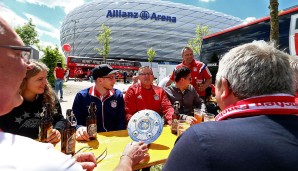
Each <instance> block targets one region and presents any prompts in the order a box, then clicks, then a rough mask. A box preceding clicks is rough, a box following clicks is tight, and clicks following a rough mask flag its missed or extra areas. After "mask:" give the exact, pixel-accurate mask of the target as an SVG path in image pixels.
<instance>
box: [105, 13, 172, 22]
mask: <svg viewBox="0 0 298 171" xmlns="http://www.w3.org/2000/svg"><path fill="white" fill-rule="evenodd" d="M106 17H107V18H109V17H111V18H141V19H143V20H148V19H150V20H156V21H166V22H171V23H176V17H172V16H167V15H162V14H156V13H155V12H153V13H151V14H150V13H149V12H148V11H141V12H140V13H138V12H131V11H130V12H127V11H121V10H108V12H107V15H106Z"/></svg>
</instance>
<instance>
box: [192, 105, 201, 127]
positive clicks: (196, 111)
mask: <svg viewBox="0 0 298 171" xmlns="http://www.w3.org/2000/svg"><path fill="white" fill-rule="evenodd" d="M193 115H194V117H195V118H196V120H197V121H196V122H195V123H194V124H198V123H201V122H202V121H203V114H202V113H201V109H199V108H195V109H194V113H193Z"/></svg>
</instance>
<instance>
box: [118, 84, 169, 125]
mask: <svg viewBox="0 0 298 171" xmlns="http://www.w3.org/2000/svg"><path fill="white" fill-rule="evenodd" d="M124 103H125V118H126V121H127V122H128V121H129V120H130V118H131V117H132V115H134V114H135V113H136V112H138V111H140V110H144V109H150V110H154V111H155V112H157V113H159V114H160V115H161V116H164V117H165V120H166V121H167V122H168V124H171V120H172V114H173V113H174V109H173V107H172V104H171V102H170V101H169V99H168V97H167V96H166V93H165V91H164V90H163V89H162V88H161V87H157V86H155V85H152V87H151V89H148V90H147V89H145V88H143V87H142V86H141V84H140V83H136V84H133V85H131V86H130V87H129V88H128V90H127V91H126V93H125V97H124Z"/></svg>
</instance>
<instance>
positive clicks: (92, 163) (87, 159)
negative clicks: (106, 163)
mask: <svg viewBox="0 0 298 171" xmlns="http://www.w3.org/2000/svg"><path fill="white" fill-rule="evenodd" d="M73 158H75V159H76V162H77V163H78V164H80V165H81V166H82V167H83V169H84V170H87V171H91V170H93V169H94V168H95V167H96V166H97V164H96V158H95V156H94V154H93V153H91V152H83V153H79V154H76V155H74V156H73Z"/></svg>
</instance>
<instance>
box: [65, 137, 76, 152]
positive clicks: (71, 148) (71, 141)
mask: <svg viewBox="0 0 298 171" xmlns="http://www.w3.org/2000/svg"><path fill="white" fill-rule="evenodd" d="M75 139H76V137H75V134H72V136H69V137H68V139H67V140H66V149H65V151H66V154H73V153H74V152H75V144H76V141H75Z"/></svg>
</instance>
